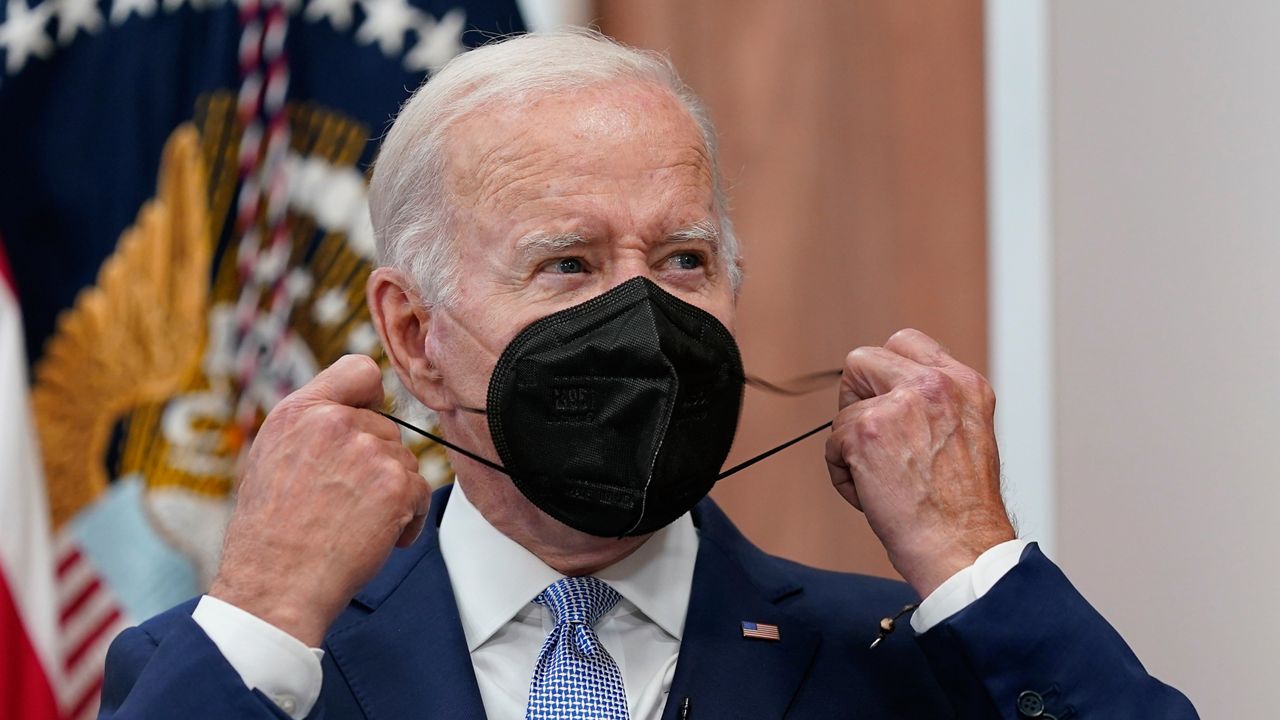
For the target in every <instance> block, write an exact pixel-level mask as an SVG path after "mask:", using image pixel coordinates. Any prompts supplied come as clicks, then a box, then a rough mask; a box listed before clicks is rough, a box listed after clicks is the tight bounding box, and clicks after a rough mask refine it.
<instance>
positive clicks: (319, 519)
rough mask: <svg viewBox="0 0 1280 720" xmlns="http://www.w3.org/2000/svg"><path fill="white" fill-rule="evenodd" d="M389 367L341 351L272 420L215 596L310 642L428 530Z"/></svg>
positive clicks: (423, 492)
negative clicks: (386, 410) (393, 414)
mask: <svg viewBox="0 0 1280 720" xmlns="http://www.w3.org/2000/svg"><path fill="white" fill-rule="evenodd" d="M382 398H383V396H382V373H381V371H380V370H379V369H378V365H377V363H375V362H374V361H373V360H372V359H371V358H368V357H365V356H363V355H347V356H345V357H342V358H340V359H339V360H338V361H337V362H335V363H334V364H333V365H331V366H330V367H329V368H328V369H326V370H325V371H324V372H321V373H320V374H319V375H317V376H316V377H315V378H313V379H312V380H311V382H309V383H307V384H306V385H304V386H303V387H301V388H299V389H298V390H297V391H296V392H294V393H293V394H292V395H290V396H289V397H287V398H285V399H284V400H283V401H281V402H280V404H279V405H277V406H276V407H275V409H274V410H272V411H271V414H270V415H268V416H267V419H266V422H264V423H263V425H262V430H261V431H260V432H259V433H258V436H257V438H256V439H255V440H254V443H253V448H252V449H251V450H250V451H249V456H248V458H247V462H246V465H245V468H244V472H243V474H242V476H241V480H240V488H239V493H238V496H237V498H236V509H235V513H234V514H233V515H232V516H231V522H230V524H229V525H228V526H227V535H226V540H225V542H224V545H223V551H222V562H221V564H220V565H219V567H218V574H217V577H216V578H215V579H214V582H213V587H212V588H211V589H210V591H209V594H210V595H212V596H214V597H217V598H219V599H221V600H224V601H226V602H229V603H231V604H232V605H235V606H237V607H239V608H241V609H243V610H246V611H248V612H251V613H253V614H254V615H257V616H258V617H260V618H262V619H264V620H266V621H267V622H269V623H271V624H273V625H275V626H276V627H278V628H281V629H282V630H284V631H285V632H288V633H289V634H291V635H293V636H294V637H296V638H298V639H299V640H301V641H302V642H304V643H306V644H307V645H309V646H311V647H317V646H319V644H320V642H321V640H322V639H323V638H324V634H325V632H326V630H327V629H328V627H329V624H330V623H332V622H333V620H334V619H335V618H336V617H337V616H338V613H340V612H341V611H342V609H343V608H344V607H346V605H347V602H348V601H350V599H351V597H352V596H353V595H354V594H355V593H356V591H357V590H359V589H360V587H361V586H363V585H364V584H365V583H367V582H368V581H369V580H370V579H372V578H373V576H374V574H375V573H377V571H378V569H379V568H380V567H381V566H382V564H383V562H385V561H386V559H387V556H388V555H389V554H390V552H391V548H392V546H393V545H396V544H399V545H401V546H404V545H408V544H409V543H412V542H413V540H414V539H415V538H416V537H417V536H418V533H419V531H421V529H422V523H423V519H424V517H425V515H426V513H427V508H428V506H429V505H430V502H431V490H430V488H429V487H428V485H427V482H426V481H425V480H423V479H422V477H421V476H420V475H418V461H417V459H416V458H415V457H414V456H413V453H411V452H409V450H408V449H407V448H405V446H404V445H402V444H401V442H400V432H399V430H398V429H397V428H396V426H395V424H394V423H392V422H391V421H390V420H387V419H386V418H384V417H382V416H380V415H378V414H377V413H376V412H374V411H373V410H371V409H369V408H376V407H378V406H379V405H380V404H381V403H382Z"/></svg>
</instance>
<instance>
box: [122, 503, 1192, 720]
mask: <svg viewBox="0 0 1280 720" xmlns="http://www.w3.org/2000/svg"><path fill="white" fill-rule="evenodd" d="M448 500H449V488H447V487H446V488H444V489H442V490H439V491H437V492H436V493H435V495H434V497H433V498H432V510H431V517H430V521H429V522H428V523H427V527H426V529H425V530H424V531H423V533H422V536H421V537H420V538H419V539H418V541H417V542H416V543H415V544H414V545H413V546H412V547H410V548H407V549H405V550H395V551H393V552H392V555H391V558H390V559H389V560H388V561H387V563H386V565H385V566H384V567H383V569H382V570H381V572H380V573H379V574H378V575H377V576H376V577H375V578H374V580H373V581H372V582H370V583H369V584H368V585H367V586H366V587H364V588H363V589H362V590H361V591H360V592H359V593H358V594H357V595H356V596H355V598H353V599H352V601H351V603H350V605H349V606H348V608H347V609H346V610H345V611H344V612H343V614H342V615H341V616H339V617H338V619H337V620H336V621H335V622H334V623H333V626H332V627H331V628H330V629H329V633H328V635H327V636H326V638H325V641H324V650H325V656H324V662H323V669H324V682H323V687H322V690H321V693H320V699H319V701H318V702H317V703H316V707H315V709H314V710H313V711H312V713H311V715H310V716H309V717H310V718H326V719H328V720H339V719H341V720H346V719H348V718H350V719H367V720H398V719H400V718H448V719H449V720H481V719H483V718H484V717H485V715H484V708H483V707H482V705H481V701H480V693H479V690H478V689H477V686H476V679H475V673H474V671H473V669H472V666H471V658H470V655H469V654H468V652H467V644H466V640H465V638H464V637H463V632H462V626H461V623H460V621H459V619H458V609H457V605H456V604H455V602H454V598H453V591H452V589H451V586H450V583H449V577H448V571H447V569H446V568H445V564H444V561H443V559H442V557H441V553H440V547H439V542H438V537H437V531H438V528H439V523H440V518H441V517H442V514H443V511H444V508H445V506H446V504H447V503H448ZM693 517H694V523H695V524H696V525H697V527H698V530H699V535H700V539H701V540H700V545H699V549H698V556H697V562H696V566H695V570H694V578H693V592H692V595H691V597H690V601H689V610H688V617H687V620H686V624H685V633H684V637H683V638H682V641H681V646H680V656H679V660H678V662H677V665H676V674H675V678H674V680H673V684H672V688H671V695H670V697H669V699H668V702H667V705H666V709H665V712H664V713H663V718H664V720H677V717H678V709H679V705H680V704H681V702H682V701H683V700H684V699H685V698H688V699H689V701H690V710H691V712H690V714H689V718H690V720H716V719H726V720H727V719H730V718H732V719H733V720H741V719H742V718H752V719H756V718H759V719H762V720H763V719H769V718H803V719H808V718H818V719H822V718H864V719H878V718H883V719H885V720H888V719H890V718H892V719H895V720H901V719H907V720H911V719H914V718H920V719H921V720H923V719H924V718H930V719H932V718H966V719H967V718H973V719H975V720H976V719H977V718H982V719H983V720H989V719H990V718H1009V719H1010V720H1016V719H1018V718H1022V717H1027V715H1026V712H1028V708H1029V707H1031V706H1032V705H1034V704H1035V703H1029V702H1028V699H1029V698H1030V697H1031V694H1034V695H1035V696H1037V697H1039V698H1041V700H1042V702H1041V703H1040V705H1041V706H1042V708H1043V709H1042V712H1043V713H1048V714H1050V715H1052V716H1054V717H1057V718H1058V719H1059V720H1067V718H1089V719H1092V718H1105V719H1106V720H1118V719H1122V718H1165V719H1175V720H1176V719H1181V718H1195V717H1197V715H1196V712H1195V710H1194V709H1193V708H1192V706H1191V704H1190V703H1189V702H1188V701H1187V699H1186V698H1185V697H1183V696H1182V695H1181V694H1180V693H1178V692H1177V691H1176V690H1174V689H1172V688H1170V687H1168V686H1166V685H1164V684H1162V683H1160V682H1159V681H1157V680H1156V679H1154V678H1152V677H1151V676H1150V675H1148V673H1147V672H1146V670H1145V669H1144V668H1143V667H1142V664H1141V663H1140V662H1139V661H1138V659H1137V658H1136V657H1135V656H1134V654H1133V653H1132V652H1131V651H1130V649H1129V648H1128V646H1127V645H1126V644H1125V643H1124V640H1123V639H1121V638H1120V636H1119V635H1118V634H1117V633H1116V632H1115V630H1114V629H1112V628H1111V626H1110V625H1108V624H1107V622H1106V621H1105V620H1104V619H1103V618H1102V617H1101V616H1100V615H1099V614H1098V613H1097V612H1096V611H1095V610H1094V609H1093V608H1092V607H1091V606H1090V605H1089V604H1088V603H1087V602H1086V601H1085V600H1084V598H1082V597H1081V596H1080V595H1079V593H1077V592H1076V591H1075V589H1074V588H1073V587H1072V585H1071V583H1070V582H1069V581H1068V580H1067V579H1066V577H1065V576H1064V575H1063V574H1062V573H1061V571H1059V570H1058V568H1057V567H1056V566H1054V565H1053V563H1051V562H1050V561H1049V560H1048V559H1047V558H1046V557H1045V556H1044V555H1043V554H1042V553H1041V552H1040V551H1039V549H1038V548H1036V546H1035V545H1031V546H1029V547H1028V548H1027V550H1026V552H1025V553H1024V555H1023V557H1022V559H1021V561H1020V562H1019V563H1018V565H1017V566H1015V567H1014V568H1013V570H1011V571H1010V572H1009V573H1008V574H1007V575H1005V577H1004V578H1003V579H1001V580H1000V582H999V583H997V584H996V586H995V587H993V588H992V589H991V590H990V591H989V592H988V593H987V594H986V595H984V596H983V597H982V598H980V599H979V600H978V601H977V602H975V603H973V604H972V605H970V606H969V607H967V608H966V609H964V610H963V611H961V612H959V613H957V614H955V615H954V616H952V617H950V618H948V619H947V620H945V621H944V622H942V623H940V624H939V625H937V626H936V627H934V628H933V629H931V630H930V631H929V632H927V633H925V634H924V635H921V636H918V637H913V636H912V632H911V630H910V629H909V628H908V627H907V626H906V623H901V629H899V630H898V632H896V633H894V634H892V635H890V636H889V637H888V639H887V640H885V641H884V642H883V643H881V644H880V645H879V646H878V647H876V648H874V649H872V648H870V647H869V645H870V641H871V640H872V639H873V638H874V637H875V635H876V630H877V628H878V627H879V622H880V618H882V617H884V616H885V615H887V614H891V613H893V612H895V611H897V610H898V609H900V608H901V607H902V606H903V605H904V604H906V603H908V602H912V601H914V600H915V599H916V598H915V595H914V593H913V592H912V591H911V589H910V588H909V587H908V586H907V585H905V584H903V583H901V582H895V581H891V580H884V579H879V578H871V577H866V576H862V575H854V574H847V573H836V572H828V571H823V570H816V569H813V568H809V567H805V566H803V565H799V564H796V563H793V562H789V561H787V560H782V559H780V558H776V557H773V556H770V555H768V554H766V553H764V552H762V551H761V550H760V549H758V548H756V547H755V546H753V545H752V544H751V543H750V542H748V541H747V540H746V538H744V537H743V536H742V534H741V533H739V532H738V530H737V529H736V528H735V527H734V526H733V524H732V523H731V522H729V519H728V518H727V517H725V515H724V514H723V513H722V512H721V511H720V509H719V508H718V507H716V505H715V503H714V502H712V501H711V500H709V499H708V500H703V501H702V502H701V503H700V504H699V505H698V507H697V508H695V510H694V513H693ZM495 571H497V569H495ZM194 607H195V601H194V600H193V601H190V602H188V603H185V604H183V605H180V606H178V607H176V608H173V609H172V610H169V611H168V612H165V613H163V614H161V615H159V616H157V617H155V618H152V619H151V620H148V621H147V622H145V623H143V624H142V625H140V626H138V627H136V628H130V629H129V630H127V631H125V632H124V633H122V634H121V635H120V636H119V637H118V638H117V639H116V641H115V642H114V643H113V644H112V646H111V650H110V652H109V654H108V656H107V675H106V680H105V683H104V688H103V702H102V710H101V715H100V718H103V719H111V720H125V719H126V718H147V719H153V718H169V717H172V718H189V719H195V720H204V719H206V718H207V719H208V720H214V719H215V718H216V719H217V720H226V719H227V718H246V719H247V718H254V719H257V718H261V719H262V720H268V719H272V718H284V719H285V720H287V716H286V715H285V714H284V713H282V712H280V710H279V709H277V708H276V707H275V705H274V704H273V703H271V701H270V700H268V699H267V698H266V697H265V696H263V695H262V694H261V693H257V692H254V691H250V690H249V689H247V688H246V687H245V686H244V684H243V683H242V682H241V680H240V677H239V676H238V675H237V674H236V672H235V671H234V670H233V669H232V668H231V666H230V665H229V664H228V663H227V662H226V660H225V659H223V657H222V655H221V654H220V653H219V651H218V649H217V647H216V646H214V644H213V643H212V642H211V641H210V640H209V638H208V637H207V636H206V635H205V634H204V632H203V631H202V630H201V629H200V627H199V626H198V625H196V623H195V622H194V621H193V620H192V619H191V611H192V610H193V609H194ZM743 621H749V622H757V623H767V624H770V625H776V626H777V627H778V629H779V635H780V639H779V640H777V641H771V640H764V639H755V638H745V637H743V634H742V622H743ZM1020 698H1021V702H1020Z"/></svg>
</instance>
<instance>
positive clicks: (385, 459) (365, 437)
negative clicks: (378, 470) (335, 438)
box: [351, 433, 392, 463]
mask: <svg viewBox="0 0 1280 720" xmlns="http://www.w3.org/2000/svg"><path fill="white" fill-rule="evenodd" d="M351 450H352V452H354V453H356V454H357V455H358V456H360V457H376V458H377V459H378V462H379V463H389V462H392V458H391V457H390V456H388V455H387V454H386V453H384V452H382V441H381V440H379V439H378V438H376V437H374V436H373V435H370V434H369V433H359V434H357V435H356V436H355V438H354V439H353V440H352V441H351Z"/></svg>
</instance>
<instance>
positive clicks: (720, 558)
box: [662, 500, 821, 720]
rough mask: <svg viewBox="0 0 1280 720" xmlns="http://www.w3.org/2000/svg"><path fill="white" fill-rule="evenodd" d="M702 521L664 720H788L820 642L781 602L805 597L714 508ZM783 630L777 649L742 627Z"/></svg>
mask: <svg viewBox="0 0 1280 720" xmlns="http://www.w3.org/2000/svg"><path fill="white" fill-rule="evenodd" d="M695 520H696V521H697V524H698V527H699V529H700V537H701V542H700V543H699V547H698V560H697V564H696V566H695V569H694V574H693V592H692V594H691V597H690V600H689V612H688V617H687V619H686V621H685V630H684V637H683V639H682V640H681V643H680V659H679V660H678V661H677V663H676V674H675V678H674V679H673V681H672V687H671V695H670V696H669V698H668V700H667V706H666V708H665V710H664V712H663V716H662V717H663V720H676V719H677V718H679V714H678V710H679V706H680V703H681V702H682V701H683V699H684V698H686V697H687V698H689V700H690V703H691V706H692V707H691V713H690V718H691V719H693V720H710V719H711V718H744V717H749V718H753V719H755V718H759V719H761V720H764V719H767V718H781V717H783V716H784V715H785V714H786V711H787V707H788V706H789V705H790V703H791V700H792V698H793V697H794V696H795V694H796V692H797V691H798V690H799V688H800V686H801V684H802V683H803V681H804V679H805V677H806V676H807V675H808V670H809V666H810V664H811V663H812V661H813V657H814V654H815V653H816V652H817V649H818V645H819V642H820V640H821V636H820V634H819V633H818V631H817V630H816V629H814V628H812V627H810V626H809V625H808V624H807V623H805V622H804V621H802V620H800V619H798V618H796V617H795V616H793V615H791V614H789V613H787V612H786V611H785V610H784V609H783V608H782V607H781V605H782V601H783V600H785V599H787V598H790V597H792V596H794V595H796V594H798V593H800V592H801V591H802V588H801V587H800V586H799V585H797V584H796V583H795V582H794V581H793V580H792V579H791V578H790V577H789V576H788V575H787V574H785V573H783V572H782V571H781V570H780V569H779V567H778V566H777V565H776V561H773V560H772V559H770V558H769V557H768V556H766V555H764V554H763V553H762V552H760V551H759V550H758V549H756V548H755V547H754V546H752V545H751V544H750V543H748V542H747V541H746V539H745V538H743V537H742V535H741V534H739V533H738V531H737V529H735V528H734V527H733V525H732V524H731V523H730V522H729V520H728V518H726V517H725V516H724V514H723V513H722V512H720V510H719V509H718V508H717V507H716V506H715V505H714V503H712V502H711V501H709V500H707V501H703V502H702V503H701V504H700V505H699V506H698V509H697V511H695ZM744 620H745V621H748V622H760V623H768V624H772V625H777V626H778V628H779V635H780V637H781V639H780V640H778V641H776V642H775V641H769V640H757V639H749V638H744V637H743V636H742V621H744Z"/></svg>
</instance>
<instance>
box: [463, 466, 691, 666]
mask: <svg viewBox="0 0 1280 720" xmlns="http://www.w3.org/2000/svg"><path fill="white" fill-rule="evenodd" d="M440 552H441V554H442V555H443V556H444V562H445V567H447V568H448V570H449V581H450V583H451V584H452V585H453V596H454V599H455V600H456V601H457V604H458V615H459V617H460V618H461V620H462V631H463V634H464V635H465V636H466V638H467V649H468V651H470V652H475V650H476V649H477V648H479V647H480V646H481V645H483V644H484V643H485V641H487V640H488V639H489V638H490V637H492V636H493V634H494V633H496V632H498V630H500V629H501V628H502V626H503V625H506V624H507V623H508V622H509V621H510V620H511V619H512V618H514V617H515V616H516V614H517V613H518V612H520V610H521V609H522V608H524V607H525V606H526V605H528V604H529V603H531V602H532V601H533V599H534V598H535V597H537V596H538V593H540V592H542V591H543V590H544V589H546V587H547V586H548V585H550V584H551V583H553V582H555V581H556V580H559V579H560V578H562V577H564V576H563V575H561V574H560V573H558V572H556V571H555V570H553V569H552V568H551V567H549V566H547V565H546V564H545V563H543V562H542V561H541V560H539V559H538V557H537V556H536V555H534V554H533V553H531V552H529V551H528V550H526V549H525V548H524V547H523V546H522V545H520V544H519V543H517V542H516V541H514V540H512V539H511V538H509V537H507V536H506V535H503V534H502V532H501V531H500V530H498V529H497V528H495V527H494V526H493V525H490V524H489V521H488V520H486V519H485V518H484V516H483V515H481V514H480V511H479V510H477V509H476V507H475V506H474V505H472V504H471V501H470V500H468V499H467V495H466V493H465V492H463V489H462V484H461V483H457V482H455V483H454V486H453V490H452V491H451V493H450V495H449V504H448V505H446V506H445V509H444V517H443V518H442V519H441V521H440ZM697 555H698V533H697V530H695V529H694V527H693V519H692V518H691V517H690V516H689V514H688V513H685V514H684V515H682V516H680V518H679V519H678V520H676V521H675V522H674V523H672V524H671V525H668V526H667V527H664V528H662V529H661V530H658V531H657V532H655V533H654V534H653V535H652V536H651V537H650V538H649V539H648V540H647V541H646V542H645V543H644V544H643V545H641V546H640V547H639V548H638V549H637V550H636V551H635V552H633V553H631V554H630V555H628V556H627V557H625V558H623V559H622V560H620V561H619V562H617V563H614V564H613V565H611V566H609V567H607V568H605V569H604V570H601V571H600V572H598V573H595V576H596V577H598V578H600V579H601V580H604V581H605V582H607V583H609V585H610V586H611V587H613V589H614V590H616V591H618V594H620V595H622V597H624V598H626V599H627V600H629V601H630V602H631V603H632V604H634V605H635V606H636V608H638V609H639V610H640V612H642V613H644V614H645V615H646V616H648V617H649V619H651V620H653V622H654V623H656V624H657V625H658V627H660V628H662V629H663V630H664V631H666V632H667V634H669V635H671V636H672V637H674V638H675V639H677V640H679V639H681V637H682V636H683V634H684V620H685V613H686V611H687V610H688V608H689V595H690V593H691V592H692V590H693V566H694V562H695V560H696V559H697Z"/></svg>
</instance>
